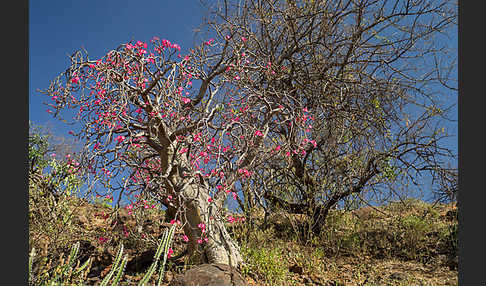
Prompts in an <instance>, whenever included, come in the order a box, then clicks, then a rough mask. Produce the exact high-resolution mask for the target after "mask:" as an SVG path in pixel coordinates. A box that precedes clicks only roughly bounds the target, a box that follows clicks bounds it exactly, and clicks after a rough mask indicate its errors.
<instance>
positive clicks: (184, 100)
mask: <svg viewBox="0 0 486 286" xmlns="http://www.w3.org/2000/svg"><path fill="white" fill-rule="evenodd" d="M181 100H182V102H184V103H185V104H188V103H189V102H191V99H190V98H186V97H182V98H181Z"/></svg>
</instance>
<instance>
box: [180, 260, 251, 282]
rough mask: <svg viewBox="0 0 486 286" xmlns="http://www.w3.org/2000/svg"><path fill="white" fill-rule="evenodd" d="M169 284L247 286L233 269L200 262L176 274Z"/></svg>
mask: <svg viewBox="0 0 486 286" xmlns="http://www.w3.org/2000/svg"><path fill="white" fill-rule="evenodd" d="M170 285H171V286H247V285H248V284H247V283H246V281H245V279H243V277H242V276H241V274H240V273H239V272H238V271H237V270H236V269H235V268H232V267H230V266H228V265H225V264H216V263H213V264H202V265H198V266H195V267H193V268H191V269H189V270H187V271H186V272H185V273H184V274H180V275H177V276H176V277H174V279H173V280H172V281H171V283H170Z"/></svg>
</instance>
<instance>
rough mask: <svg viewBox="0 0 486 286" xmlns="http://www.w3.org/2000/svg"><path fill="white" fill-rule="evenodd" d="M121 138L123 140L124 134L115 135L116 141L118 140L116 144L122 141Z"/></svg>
mask: <svg viewBox="0 0 486 286" xmlns="http://www.w3.org/2000/svg"><path fill="white" fill-rule="evenodd" d="M123 140H125V136H122V135H119V136H118V137H116V141H117V142H118V144H120V143H121V142H123Z"/></svg>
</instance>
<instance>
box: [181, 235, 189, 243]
mask: <svg viewBox="0 0 486 286" xmlns="http://www.w3.org/2000/svg"><path fill="white" fill-rule="evenodd" d="M182 240H184V241H185V242H188V241H189V237H187V235H185V234H184V235H183V236H182Z"/></svg>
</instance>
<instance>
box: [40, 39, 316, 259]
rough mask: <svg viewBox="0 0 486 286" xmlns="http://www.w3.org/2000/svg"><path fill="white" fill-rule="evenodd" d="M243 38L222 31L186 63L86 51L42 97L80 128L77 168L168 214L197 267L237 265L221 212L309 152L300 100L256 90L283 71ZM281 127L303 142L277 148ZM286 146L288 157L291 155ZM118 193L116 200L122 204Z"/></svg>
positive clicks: (157, 52) (146, 48) (171, 51)
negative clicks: (249, 186)
mask: <svg viewBox="0 0 486 286" xmlns="http://www.w3.org/2000/svg"><path fill="white" fill-rule="evenodd" d="M246 43H247V38H246V37H245V35H243V34H238V33H232V34H231V33H230V34H225V35H223V34H220V35H218V38H217V39H208V40H207V41H205V42H203V43H201V45H200V46H197V47H195V48H194V49H191V50H190V51H189V52H188V53H187V54H183V53H181V47H180V46H179V45H177V44H174V43H171V42H170V41H169V40H165V39H159V38H157V37H154V38H153V39H151V40H150V41H149V43H146V42H142V41H138V42H130V43H126V44H122V45H120V46H119V47H118V48H116V49H114V50H111V51H109V52H108V53H107V54H106V55H105V56H104V57H102V58H101V59H97V60H91V59H89V57H88V54H87V52H86V51H84V50H81V51H78V52H76V53H74V54H73V55H72V56H71V64H70V66H69V68H68V69H67V70H66V71H65V72H63V73H61V74H60V75H59V76H58V77H57V78H56V79H54V80H53V81H52V82H51V84H50V86H49V87H48V88H47V89H45V90H43V91H42V92H43V93H44V94H46V95H47V96H49V97H50V102H49V103H48V105H49V106H50V107H49V109H48V112H50V113H52V114H53V115H54V116H56V117H58V118H61V119H63V120H65V119H69V120H71V119H73V120H74V121H75V122H77V124H76V125H74V126H76V128H78V129H76V128H74V130H73V131H72V132H73V134H74V135H75V136H77V137H78V138H79V139H80V140H81V141H82V142H84V149H83V158H84V159H83V160H82V164H81V165H80V168H81V167H83V168H85V169H86V170H88V173H89V174H90V176H91V179H94V180H97V181H99V182H100V183H101V184H102V185H103V187H104V188H107V189H109V190H111V191H112V192H114V191H120V192H121V195H124V196H127V197H129V198H132V197H133V196H134V195H137V197H139V198H151V199H153V200H157V201H158V202H160V203H161V204H163V205H165V206H166V207H167V208H169V209H170V210H173V212H174V213H175V216H174V220H173V221H175V222H180V224H181V227H183V229H184V232H185V237H184V238H186V239H187V240H188V253H189V254H190V256H191V258H192V259H193V261H194V262H199V263H203V262H216V263H224V264H229V265H232V266H238V265H240V264H241V263H242V257H241V255H240V252H239V248H238V245H237V243H236V242H235V241H234V240H233V239H232V238H231V237H230V236H229V234H228V232H227V230H226V229H225V222H227V221H228V220H229V221H232V220H233V218H232V217H225V214H224V212H223V204H224V201H225V199H226V198H227V197H229V198H230V199H236V200H240V198H239V197H238V188H239V186H241V185H242V184H244V183H245V180H247V179H249V178H250V177H251V176H252V170H253V169H254V168H256V167H258V166H259V165H261V164H263V162H265V161H267V160H269V159H270V158H272V160H275V158H282V160H290V154H292V155H302V156H303V155H305V148H306V147H307V145H310V144H312V142H313V141H312V138H309V134H310V132H311V130H310V129H311V127H312V125H311V123H312V122H311V121H312V118H311V116H310V115H309V110H308V109H307V108H306V106H305V104H306V102H305V101H302V100H300V99H299V98H295V97H293V96H292V95H290V94H285V93H284V94H282V93H281V92H279V93H276V92H274V91H273V90H272V89H259V88H256V87H257V86H261V85H252V83H253V82H256V81H257V80H258V81H260V82H261V80H264V79H265V78H272V77H275V76H278V75H279V74H280V73H282V72H285V66H282V67H279V68H275V67H274V66H272V63H271V62H268V61H265V60H262V59H261V58H260V59H259V60H256V59H255V58H254V57H253V56H252V54H251V51H248V50H246ZM281 126H286V128H289V130H291V131H292V133H293V134H294V135H295V136H294V138H298V140H297V142H298V144H297V145H296V144H295V141H293V144H292V145H290V144H287V143H288V142H282V138H283V137H282V136H279V135H278V132H277V131H278V129H279V128H281ZM290 146H292V148H291V147H290ZM121 195H120V196H121Z"/></svg>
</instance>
